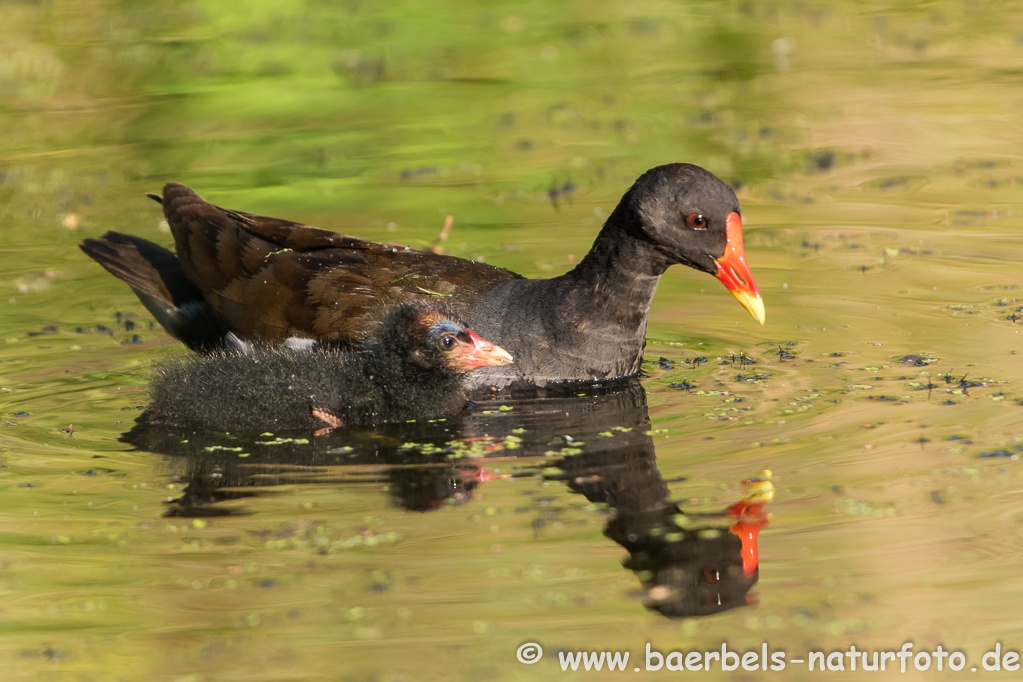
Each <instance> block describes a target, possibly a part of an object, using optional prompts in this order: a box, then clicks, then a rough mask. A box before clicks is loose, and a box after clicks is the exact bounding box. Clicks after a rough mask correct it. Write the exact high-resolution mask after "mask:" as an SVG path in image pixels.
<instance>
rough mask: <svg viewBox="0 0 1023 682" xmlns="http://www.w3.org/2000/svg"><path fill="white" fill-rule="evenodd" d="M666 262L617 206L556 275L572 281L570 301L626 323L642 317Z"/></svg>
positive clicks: (561, 278)
mask: <svg viewBox="0 0 1023 682" xmlns="http://www.w3.org/2000/svg"><path fill="white" fill-rule="evenodd" d="M623 203H625V202H624V201H623ZM670 265H671V262H670V261H669V260H668V258H667V257H666V256H665V255H664V254H663V253H661V252H660V251H659V250H658V249H657V248H656V247H655V246H653V245H652V244H650V243H649V242H648V241H646V240H645V239H643V237H642V236H641V235H639V234H638V226H634V225H632V224H631V223H630V219H629V214H628V213H627V212H626V211H625V210H623V209H622V208H621V206H619V208H618V209H616V210H615V212H614V213H612V214H611V216H610V217H609V218H608V220H607V222H606V223H605V224H604V227H603V229H601V231H600V234H598V235H597V238H596V240H595V241H594V242H593V247H592V248H591V249H590V252H589V253H588V254H586V257H585V258H583V260H582V261H581V262H580V263H579V265H577V266H576V267H575V268H574V269H573V270H571V271H569V272H567V273H565V274H564V275H562V276H561V277H559V278H557V279H560V280H565V281H567V282H571V283H572V290H573V292H572V293H573V295H572V298H573V299H575V300H573V301H571V302H572V303H574V304H576V305H578V304H582V303H588V304H589V305H592V306H598V307H600V308H601V309H603V310H604V311H607V312H608V313H610V316H611V317H612V319H617V320H621V322H625V323H626V324H627V325H628V324H629V322H627V321H626V320H629V319H630V318H631V319H634V320H637V321H638V319H640V318H641V319H642V320H645V319H646V313H647V309H648V308H649V306H650V302H651V301H652V300H653V297H654V292H655V291H656V290H657V283H658V281H659V280H660V278H661V275H663V274H664V272H665V271H666V270H667V269H668V267H669V266H670ZM645 327H646V325H645V324H644V325H643V328H644V330H645Z"/></svg>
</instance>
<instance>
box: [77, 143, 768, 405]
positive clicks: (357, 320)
mask: <svg viewBox="0 0 1023 682" xmlns="http://www.w3.org/2000/svg"><path fill="white" fill-rule="evenodd" d="M150 196H151V197H152V198H153V199H155V200H156V201H158V202H160V203H161V204H162V205H163V211H164V215H165V217H166V219H167V222H168V224H169V225H170V229H171V232H172V234H173V236H174V241H175V251H174V252H171V251H170V250H168V249H166V248H164V247H162V246H159V245H157V244H154V243H152V242H149V241H147V240H145V239H142V238H139V237H134V236H131V235H125V234H121V233H118V232H107V233H106V234H104V235H103V236H102V237H101V238H99V239H92V238H90V239H86V240H85V241H83V242H82V244H81V248H82V250H83V251H84V252H85V253H86V254H88V255H89V256H90V257H92V258H93V259H95V260H96V261H97V262H98V263H99V264H100V265H102V266H103V267H104V268H106V269H107V270H108V271H109V272H110V273H111V274H113V275H114V276H116V277H118V278H120V279H122V280H123V281H125V282H126V283H128V284H129V285H130V286H131V288H132V290H133V291H134V292H135V294H136V295H137V296H138V297H139V299H140V300H141V301H142V303H143V304H144V305H145V306H146V308H147V309H149V311H150V312H151V313H152V314H153V315H154V316H155V317H156V319H157V320H158V321H159V322H160V323H161V324H162V325H163V326H164V327H165V328H166V329H167V331H168V332H169V333H170V334H171V335H172V336H174V337H176V338H178V339H179V340H181V341H182V342H184V343H185V344H186V345H187V346H189V347H190V348H192V349H193V350H198V351H209V350H213V349H216V348H219V347H222V346H224V345H225V344H229V343H230V340H232V339H240V340H241V341H242V342H245V343H251V342H256V341H258V342H264V343H283V342H285V341H287V340H289V339H291V340H296V339H297V340H306V341H309V342H311V343H325V342H326V343H329V344H338V343H342V344H350V343H352V342H353V341H355V342H358V341H362V340H363V339H365V338H366V337H367V336H369V335H371V334H373V333H374V323H375V321H376V319H378V317H379V313H378V311H379V309H380V308H381V307H383V306H388V305H393V304H398V303H403V302H407V301H412V300H422V299H435V298H436V297H437V296H442V297H445V299H446V301H447V303H449V304H450V305H451V306H452V308H453V309H454V311H455V313H456V315H457V316H458V317H459V318H461V319H464V320H465V321H466V322H467V323H468V326H469V327H470V328H472V329H473V330H474V331H476V333H478V334H480V335H481V336H483V337H484V338H487V339H490V340H491V341H493V342H495V343H498V344H500V345H501V346H502V347H503V348H505V349H507V350H508V351H509V352H510V353H511V354H512V355H514V356H515V358H516V362H515V363H514V364H512V365H508V366H506V367H490V368H487V369H485V370H483V371H481V372H478V373H476V374H474V375H473V376H472V378H471V381H472V383H473V385H474V386H489V385H495V386H504V385H507V384H509V383H527V384H536V385H545V384H548V383H552V382H564V381H594V380H609V379H615V378H621V377H628V376H633V375H635V374H636V373H637V372H638V371H639V369H640V363H641V362H642V354H643V347H644V345H645V343H646V326H647V315H648V312H649V307H650V302H651V300H652V299H653V296H654V292H655V290H656V288H657V284H658V281H659V280H660V277H661V275H663V274H664V272H665V271H666V270H667V269H668V267H669V266H671V265H674V264H676V263H680V264H683V265H686V266H688V267H691V268H695V269H697V270H700V271H703V272H707V273H709V274H711V275H714V276H715V277H717V278H718V279H719V280H721V282H722V283H723V284H724V285H725V286H726V287H727V288H728V290H729V291H731V292H732V293H733V294H734V295H735V297H736V298H737V299H738V300H739V302H740V303H741V304H742V305H743V306H744V307H745V308H746V309H747V310H748V311H749V312H750V314H752V315H753V317H754V318H755V319H757V320H758V321H760V322H763V321H764V306H763V302H762V300H761V298H760V293H759V291H758V289H757V286H756V283H755V282H754V280H753V276H752V273H751V272H750V269H749V266H748V265H747V263H746V259H745V255H744V250H743V241H742V221H741V218H740V209H739V201H738V199H737V198H736V196H735V193H734V192H733V191H732V189H731V188H730V187H729V186H728V185H726V184H725V183H723V182H721V180H719V179H718V178H717V177H715V176H714V175H713V174H712V173H709V172H708V171H706V170H704V169H702V168H699V167H698V166H694V165H691V164H684V163H675V164H669V165H665V166H658V167H656V168H653V169H651V170H649V171H647V172H646V173H644V174H643V175H642V176H640V177H639V179H637V180H636V182H635V184H634V185H633V186H632V187H631V188H630V189H629V190H628V191H627V192H626V193H625V195H624V196H623V197H622V199H621V202H620V203H619V204H618V206H617V208H615V210H614V211H613V212H612V213H611V215H610V217H608V219H607V221H606V223H605V224H604V227H603V229H602V230H601V232H600V234H599V235H598V236H597V238H596V241H595V242H594V244H593V247H592V248H591V250H590V252H589V253H588V254H587V256H586V257H585V258H584V259H583V260H582V261H581V262H580V263H579V264H578V265H577V266H576V267H575V268H574V269H573V270H572V271H570V272H568V273H565V274H564V275H561V276H559V277H555V278H552V279H525V278H523V277H521V276H519V275H517V274H515V273H513V272H510V271H508V270H505V269H502V268H498V267H494V266H491V265H487V264H485V263H479V262H475V261H470V260H465V259H461V258H455V257H452V256H446V255H441V254H435V253H428V252H422V251H415V250H412V249H409V248H407V247H406V248H397V247H394V246H391V245H386V244H376V243H373V242H367V241H364V240H361V239H357V238H354V237H348V236H345V235H341V234H337V233H334V232H330V231H327V230H322V229H319V228H315V227H310V226H308V225H302V224H299V223H294V222H290V221H287V220H279V219H276V218H267V217H262V216H256V215H251V214H248V213H242V212H240V211H231V210H226V209H221V208H218V207H217V206H214V205H212V204H210V203H208V202H206V201H205V200H203V199H202V198H201V197H199V196H198V195H197V194H195V192H193V191H192V190H190V189H189V188H187V187H185V186H183V185H178V184H174V183H171V184H168V185H166V186H165V187H164V188H163V193H162V195H150Z"/></svg>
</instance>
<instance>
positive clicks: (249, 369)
mask: <svg viewBox="0 0 1023 682" xmlns="http://www.w3.org/2000/svg"><path fill="white" fill-rule="evenodd" d="M451 316H452V313H451V311H450V310H447V309H446V308H444V307H442V306H437V305H431V304H427V303H405V304H402V305H399V306H397V307H395V308H394V309H393V310H392V311H391V312H389V313H388V314H387V315H386V316H385V317H384V319H383V322H382V323H381V324H380V335H379V336H378V337H374V338H373V339H370V340H368V341H367V343H366V344H365V345H364V347H363V348H362V349H361V350H359V351H357V352H352V353H343V352H339V351H336V350H328V351H323V352H310V351H303V350H292V349H288V348H286V347H283V346H281V345H276V346H266V345H262V344H253V345H251V346H250V347H249V348H247V349H246V352H244V353H238V352H223V351H215V352H213V353H210V354H207V355H200V356H193V357H191V358H189V359H187V360H185V361H184V362H179V363H175V364H171V365H168V366H165V367H163V368H161V369H160V371H159V372H158V373H157V375H156V376H155V377H154V379H153V383H152V387H151V402H150V406H149V409H148V410H147V412H146V414H145V418H146V419H148V420H149V421H151V422H154V423H156V424H161V425H165V426H174V427H182V428H190V429H198V430H204V431H254V432H260V431H266V430H293V429H311V428H320V427H325V426H326V427H331V428H333V427H339V426H352V425H367V424H378V423H382V422H389V421H395V420H407V419H435V418H438V417H444V416H448V415H451V414H454V413H456V412H457V411H458V410H460V409H461V408H462V407H463V406H464V405H465V402H466V390H465V377H466V373H468V372H471V371H473V370H476V369H477V368H479V367H490V366H501V365H506V364H508V363H510V362H511V361H512V357H511V356H510V355H509V354H508V353H507V352H506V351H505V350H504V349H502V348H500V347H498V346H494V345H493V344H491V343H489V342H488V341H484V340H483V339H481V338H480V337H479V336H477V335H476V334H474V333H473V332H472V331H470V330H469V329H467V328H466V327H465V325H464V324H461V323H458V322H454V321H453V320H452V317H451Z"/></svg>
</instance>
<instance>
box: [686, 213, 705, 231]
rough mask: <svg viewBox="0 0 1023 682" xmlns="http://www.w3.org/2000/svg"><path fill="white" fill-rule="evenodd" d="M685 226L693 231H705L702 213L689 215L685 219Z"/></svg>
mask: <svg viewBox="0 0 1023 682" xmlns="http://www.w3.org/2000/svg"><path fill="white" fill-rule="evenodd" d="M686 225H688V226H689V227H691V228H693V229H694V230H705V229H707V219H706V218H704V217H703V214H702V213H691V214H690V215H689V217H688V218H686Z"/></svg>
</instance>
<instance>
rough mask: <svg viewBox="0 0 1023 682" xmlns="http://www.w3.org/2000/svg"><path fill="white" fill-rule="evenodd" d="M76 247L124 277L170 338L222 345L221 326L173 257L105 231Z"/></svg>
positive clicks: (199, 345) (195, 345)
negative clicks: (98, 236) (101, 234)
mask: <svg viewBox="0 0 1023 682" xmlns="http://www.w3.org/2000/svg"><path fill="white" fill-rule="evenodd" d="M79 248H81V249H82V251H84V252H85V254H86V255H88V256H89V257H90V258H92V259H93V260H95V261H96V262H97V263H99V264H100V265H102V266H103V268H104V269H106V271H107V272H109V273H110V274H112V275H113V276H114V277H117V278H118V279H120V280H122V281H123V282H125V283H126V284H127V285H128V286H130V287H131V289H132V291H133V292H135V295H136V296H138V298H139V300H140V301H141V302H142V304H143V305H144V306H145V307H146V309H147V310H149V312H150V313H152V315H153V317H155V318H156V320H157V321H158V322H159V323H160V324H161V325H163V327H164V329H166V330H167V331H168V333H170V334H171V336H173V337H174V338H176V339H178V340H179V341H181V342H182V343H184V344H185V345H186V346H188V347H189V348H191V349H192V350H196V351H203V352H206V351H210V350H213V349H216V348H220V347H223V345H224V335H225V333H226V330H225V329H224V327H223V324H222V323H221V322H220V321H219V320H218V319H217V318H216V316H214V315H213V313H212V311H211V310H210V307H209V305H208V304H207V303H206V300H205V298H204V297H203V294H202V291H200V290H199V288H198V287H196V286H195V285H194V284H192V282H190V281H189V280H188V278H187V277H186V276H185V273H184V270H183V269H182V268H181V262H180V261H179V260H178V257H177V256H176V255H174V253H172V252H171V251H169V250H168V249H165V248H164V247H162V246H160V245H159V244H154V243H153V242H150V241H147V240H145V239H142V238H140V237H133V236H131V235H127V234H121V233H120V232H113V231H110V232H107V233H105V234H104V235H103V236H101V237H100V238H98V239H93V238H89V239H86V240H84V241H83V242H82V243H81V244H80V245H79Z"/></svg>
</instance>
